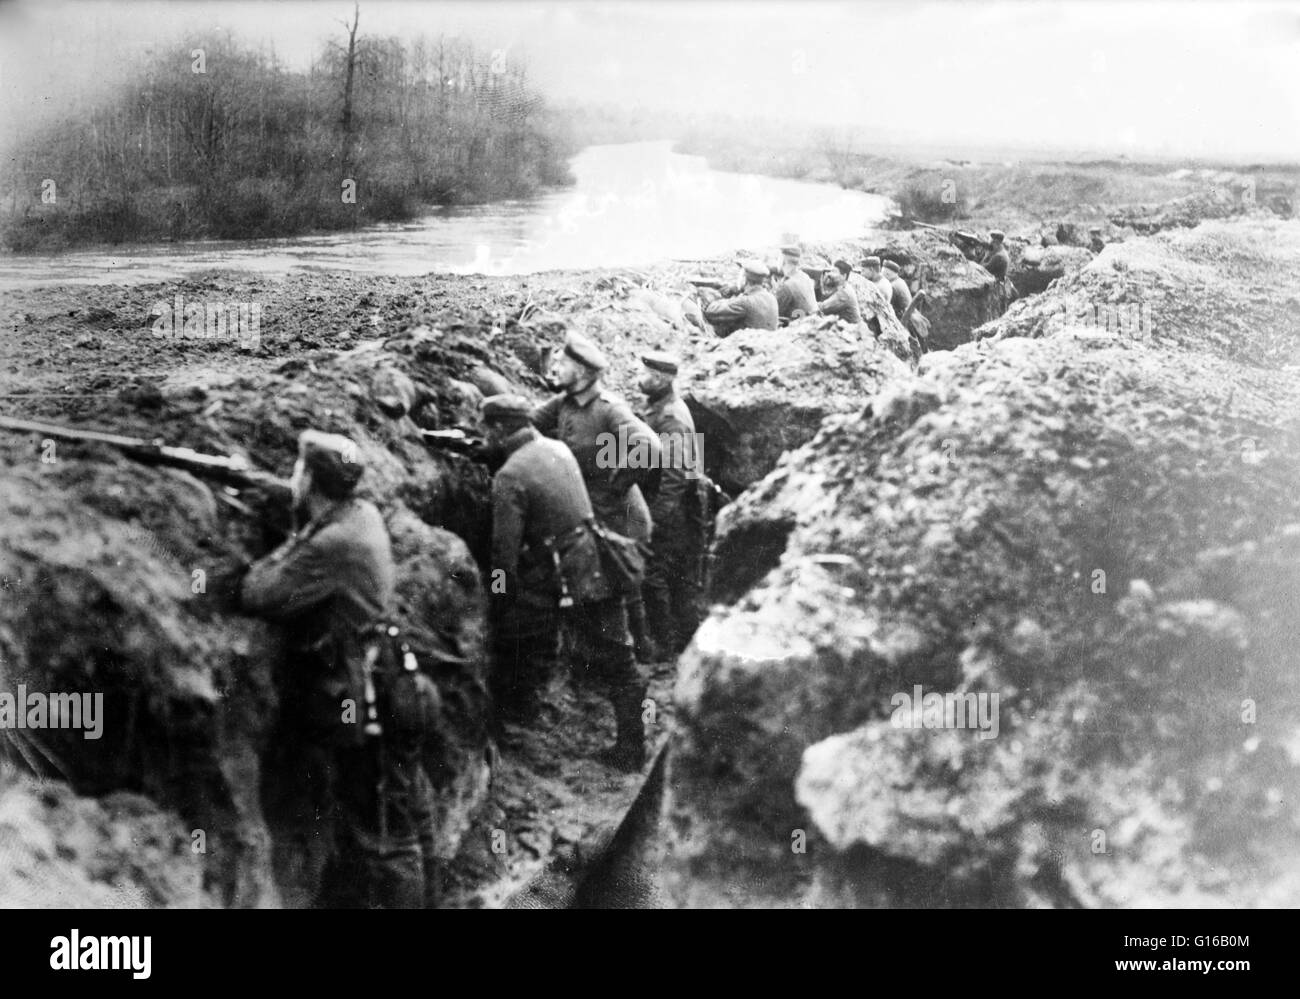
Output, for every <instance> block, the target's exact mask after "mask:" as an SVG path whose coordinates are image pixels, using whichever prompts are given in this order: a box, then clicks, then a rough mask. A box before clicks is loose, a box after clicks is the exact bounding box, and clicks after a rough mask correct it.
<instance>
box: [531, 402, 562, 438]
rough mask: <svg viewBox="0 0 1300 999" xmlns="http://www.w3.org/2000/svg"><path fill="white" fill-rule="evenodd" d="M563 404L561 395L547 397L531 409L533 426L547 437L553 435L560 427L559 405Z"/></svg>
mask: <svg viewBox="0 0 1300 999" xmlns="http://www.w3.org/2000/svg"><path fill="white" fill-rule="evenodd" d="M563 404H564V396H563V395H556V396H552V397H551V398H550V399H547V400H546V401H545V402H544V403H542V404H541V405H540V406H538V407H537V408H536V409H534V410H533V412H532V416H531V419H532V421H533V426H535V427H536V428H537V429H538V430H540V431H541V432H542V433H544V434H545V435H546V436H547V437H554V436H555V434H556V432H557V431H558V430H559V428H560V407H561V406H562V405H563Z"/></svg>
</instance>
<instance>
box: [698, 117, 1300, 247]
mask: <svg viewBox="0 0 1300 999" xmlns="http://www.w3.org/2000/svg"><path fill="white" fill-rule="evenodd" d="M677 149H678V151H680V152H684V153H691V154H694V155H698V156H704V157H705V158H706V159H707V160H708V161H709V164H710V166H712V167H714V168H715V169H720V170H734V171H737V172H741V173H762V174H770V175H774V176H779V177H792V178H796V179H800V180H808V181H817V182H822V183H833V184H839V185H841V186H843V187H847V188H851V189H854V190H863V191H869V192H872V193H876V194H885V195H888V196H889V197H891V198H893V199H894V200H895V201H897V202H898V203H899V207H900V210H901V211H902V212H903V213H904V214H905V215H908V216H910V217H913V218H918V219H921V220H923V221H926V222H934V223H944V222H959V221H960V222H972V223H981V224H984V225H985V226H986V227H987V226H993V225H1002V226H1003V227H1014V226H1024V225H1032V224H1035V223H1039V222H1044V221H1047V220H1052V221H1073V222H1092V221H1100V220H1102V219H1104V218H1105V217H1106V216H1107V214H1109V213H1110V212H1112V211H1114V210H1115V209H1117V208H1122V207H1126V206H1141V205H1151V206H1154V205H1157V204H1161V203H1164V202H1169V201H1172V200H1174V199H1177V198H1182V197H1186V196H1188V195H1193V194H1199V193H1205V192H1209V191H1213V190H1214V189H1215V188H1220V189H1222V190H1224V191H1225V192H1226V193H1228V194H1230V195H1231V196H1233V197H1236V198H1240V197H1241V196H1242V192H1243V190H1244V188H1245V186H1246V185H1247V184H1249V183H1253V185H1254V190H1253V192H1252V194H1253V197H1254V198H1255V199H1256V200H1257V202H1258V203H1259V204H1261V205H1269V203H1270V199H1274V198H1285V199H1288V200H1289V202H1290V204H1292V205H1294V204H1295V203H1296V202H1297V200H1300V199H1297V191H1300V165H1297V166H1262V167H1252V166H1236V167H1222V166H1209V165H1206V164H1200V163H1191V162H1187V161H1168V162H1139V161H1129V160H1127V159H1122V158H1121V159H1107V160H1094V161H1075V162H1071V161H1056V162H1052V161H1047V160H1044V159H1043V158H1042V156H1043V155H1044V154H1042V153H1035V154H1033V155H1032V156H1030V155H1022V156H1021V158H1019V159H1015V158H1014V154H1011V153H1006V152H1000V153H999V158H997V159H992V158H989V159H984V160H969V159H961V158H952V159H943V158H939V157H937V156H935V155H933V154H932V153H930V152H928V151H926V152H922V151H919V150H918V151H909V150H906V149H903V148H902V147H898V146H891V147H889V149H888V153H887V154H885V153H883V152H881V153H878V152H863V151H860V150H859V149H857V148H849V147H848V144H847V142H845V140H843V139H838V140H837V139H836V138H835V137H834V136H832V135H830V134H823V135H817V134H815V133H812V132H810V133H808V134H806V135H803V136H798V137H795V138H794V139H793V140H791V141H786V142H782V141H781V140H780V139H774V138H773V137H772V136H760V137H758V138H753V139H750V140H749V141H746V139H745V138H744V137H743V136H739V137H738V136H736V135H727V134H722V133H719V132H718V131H716V130H712V131H703V130H701V131H695V132H692V133H689V134H687V135H686V137H685V138H683V140H682V141H681V142H679V143H678V145H677ZM968 155H969V154H968Z"/></svg>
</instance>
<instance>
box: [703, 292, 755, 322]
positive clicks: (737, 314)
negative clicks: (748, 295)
mask: <svg viewBox="0 0 1300 999" xmlns="http://www.w3.org/2000/svg"><path fill="white" fill-rule="evenodd" d="M746 314H747V313H746V311H745V303H744V302H742V301H740V299H739V298H720V299H718V300H717V301H716V302H710V303H709V304H708V305H706V306H705V307H704V318H705V319H707V320H708V321H709V322H715V321H717V320H723V321H726V320H728V319H743V318H745V316H746Z"/></svg>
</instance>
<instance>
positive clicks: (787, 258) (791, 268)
mask: <svg viewBox="0 0 1300 999" xmlns="http://www.w3.org/2000/svg"><path fill="white" fill-rule="evenodd" d="M802 259H803V251H801V250H800V249H799V247H797V246H783V247H781V274H782V278H781V280H780V281H779V282H778V283H777V286H776V292H775V295H776V311H777V315H778V316H779V317H780V318H781V319H798V318H799V317H800V316H811V315H812V314H813V313H815V312H816V311H817V289H816V288H815V287H814V286H813V281H812V278H810V277H809V276H808V275H807V273H805V272H804V269H803V268H802V267H801V266H800V261H801V260H802Z"/></svg>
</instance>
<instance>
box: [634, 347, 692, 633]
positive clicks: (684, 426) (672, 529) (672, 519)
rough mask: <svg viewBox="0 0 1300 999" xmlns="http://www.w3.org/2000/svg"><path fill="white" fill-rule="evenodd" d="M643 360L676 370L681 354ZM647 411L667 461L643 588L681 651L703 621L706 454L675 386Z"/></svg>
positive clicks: (653, 622) (653, 614) (654, 504)
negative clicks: (699, 445)
mask: <svg viewBox="0 0 1300 999" xmlns="http://www.w3.org/2000/svg"><path fill="white" fill-rule="evenodd" d="M641 360H642V362H643V363H644V364H645V365H646V367H648V368H650V369H651V370H654V371H659V372H662V373H664V374H669V375H676V374H677V368H678V364H677V359H676V358H675V357H672V356H671V355H668V354H662V353H652V354H646V355H645V356H643V357H642V358H641ZM643 415H644V419H645V421H646V423H647V424H648V425H649V427H650V429H651V430H653V431H654V432H655V433H656V434H658V435H659V442H660V446H661V451H662V455H663V457H662V462H663V466H664V467H663V474H662V475H661V477H660V481H659V487H658V489H657V490H656V491H655V492H654V493H653V494H652V496H651V500H650V516H651V519H652V520H653V521H654V524H655V531H654V542H653V544H652V552H651V556H650V559H649V561H648V562H647V563H646V573H645V583H644V585H643V587H642V592H643V593H644V594H645V603H646V612H647V616H648V618H649V622H650V628H651V631H652V633H653V634H654V635H655V636H656V638H662V639H664V640H666V642H667V646H668V647H669V648H671V650H672V651H673V652H680V651H681V650H682V649H684V648H685V647H686V645H687V643H688V642H689V641H690V640H691V636H692V635H694V634H695V629H696V627H697V626H698V625H699V623H700V606H699V589H700V574H701V572H702V570H703V564H702V559H703V555H704V535H705V526H706V525H705V519H704V508H705V503H706V502H707V497H706V496H705V494H704V479H703V477H702V475H703V471H704V464H703V461H704V456H703V455H702V454H700V453H699V450H698V441H697V439H696V436H695V420H694V419H693V418H692V417H691V411H690V410H689V409H688V408H687V407H686V403H685V402H683V401H682V399H681V397H680V396H678V394H677V390H676V389H675V388H674V387H673V386H671V385H670V386H669V387H668V388H667V389H665V390H664V391H663V392H662V393H660V394H659V395H657V396H654V397H651V398H649V400H648V403H647V406H646V410H645V413H644V414H643Z"/></svg>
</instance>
